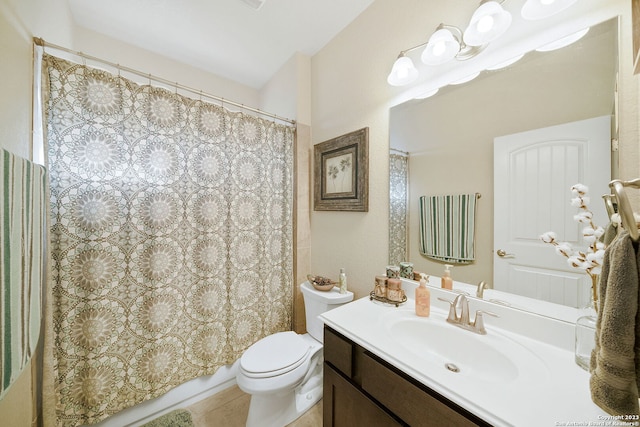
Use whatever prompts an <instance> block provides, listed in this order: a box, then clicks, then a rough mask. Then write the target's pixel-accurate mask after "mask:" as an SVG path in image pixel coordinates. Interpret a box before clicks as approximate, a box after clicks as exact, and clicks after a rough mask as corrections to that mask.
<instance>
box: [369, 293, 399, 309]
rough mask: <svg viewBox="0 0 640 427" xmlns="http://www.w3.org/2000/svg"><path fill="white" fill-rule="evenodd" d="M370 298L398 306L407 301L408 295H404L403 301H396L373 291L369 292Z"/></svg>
mask: <svg viewBox="0 0 640 427" xmlns="http://www.w3.org/2000/svg"><path fill="white" fill-rule="evenodd" d="M369 299H370V300H376V301H378V302H381V303H384V304H390V305H395V306H396V307H399V306H400V305H402V304H404V303H405V302H407V296H406V295H402V301H394V300H391V299H389V298H385V297H381V296H378V295H376V294H375V291H371V293H370V294H369Z"/></svg>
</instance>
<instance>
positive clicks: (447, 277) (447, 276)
mask: <svg viewBox="0 0 640 427" xmlns="http://www.w3.org/2000/svg"><path fill="white" fill-rule="evenodd" d="M450 268H453V265H451V264H445V265H444V274H443V275H442V289H453V279H452V278H451V271H450V270H449V269H450Z"/></svg>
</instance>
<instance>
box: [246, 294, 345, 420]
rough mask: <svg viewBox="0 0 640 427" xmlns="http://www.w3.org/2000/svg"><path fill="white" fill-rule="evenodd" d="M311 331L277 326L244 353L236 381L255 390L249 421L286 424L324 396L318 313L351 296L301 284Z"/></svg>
mask: <svg viewBox="0 0 640 427" xmlns="http://www.w3.org/2000/svg"><path fill="white" fill-rule="evenodd" d="M300 291H302V297H303V299H304V308H305V312H306V320H307V331H308V332H307V333H306V334H304V335H299V334H297V333H295V332H293V331H288V332H278V333H275V334H272V335H269V336H267V337H265V338H262V339H261V340H259V341H258V342H256V343H255V344H253V345H252V346H251V347H249V348H248V349H247V350H246V351H245V352H244V353H243V355H242V357H241V358H240V363H239V367H238V373H237V375H236V381H237V383H238V387H240V389H241V390H242V391H244V392H245V393H248V394H250V395H251V403H250V405H249V416H248V417H247V424H246V425H247V427H267V426H271V427H283V426H285V425H287V424H289V423H291V422H292V421H294V420H296V419H297V418H298V417H300V416H301V415H302V414H304V413H305V412H306V411H307V410H308V409H309V408H311V407H312V406H313V405H315V404H316V403H317V402H318V401H319V400H320V399H321V398H322V363H323V361H324V359H323V353H322V342H323V323H322V321H321V320H320V319H319V318H318V316H319V315H320V314H322V313H324V312H325V311H329V310H331V309H334V308H336V307H339V306H341V305H343V304H346V303H348V302H350V301H352V300H353V293H352V292H347V293H346V294H341V293H340V291H339V289H338V288H337V287H334V288H333V289H332V290H330V291H328V292H322V291H318V290H316V289H314V287H313V286H312V285H311V284H310V283H309V282H304V283H303V284H301V285H300Z"/></svg>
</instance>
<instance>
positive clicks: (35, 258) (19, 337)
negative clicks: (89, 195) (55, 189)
mask: <svg viewBox="0 0 640 427" xmlns="http://www.w3.org/2000/svg"><path fill="white" fill-rule="evenodd" d="M0 180H2V186H0V201H1V202H2V205H1V206H0V280H1V284H2V285H1V286H0V330H1V333H2V335H0V368H1V369H0V398H2V396H3V395H4V393H5V392H6V391H7V389H8V388H9V386H10V385H11V383H12V382H13V381H15V379H16V378H17V377H18V376H19V375H20V373H21V372H22V370H23V369H24V367H25V366H26V365H27V363H28V362H29V360H30V359H31V356H32V354H33V351H34V350H35V347H36V345H37V343H38V337H39V335H40V319H41V299H40V295H41V292H42V285H43V278H44V261H45V257H44V252H43V251H44V249H45V246H44V236H45V221H46V208H45V202H46V196H45V189H46V185H45V182H46V173H45V169H44V168H43V167H42V166H38V165H36V164H34V163H32V162H30V161H28V160H25V159H22V158H20V157H17V156H15V155H13V154H11V153H9V152H8V151H6V150H3V149H0Z"/></svg>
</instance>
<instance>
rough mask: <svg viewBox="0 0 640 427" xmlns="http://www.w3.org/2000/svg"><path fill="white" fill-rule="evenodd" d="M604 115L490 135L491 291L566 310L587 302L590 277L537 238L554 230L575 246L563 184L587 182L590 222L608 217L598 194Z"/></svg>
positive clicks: (607, 151) (605, 177)
mask: <svg viewBox="0 0 640 427" xmlns="http://www.w3.org/2000/svg"><path fill="white" fill-rule="evenodd" d="M610 159H611V117H610V116H604V117H597V118H594V119H588V120H582V121H578V122H572V123H567V124H563V125H558V126H552V127H548V128H542V129H536V130H532V131H527V132H522V133H517V134H513V135H506V136H501V137H497V138H495V139H494V225H493V227H494V228H493V229H494V256H493V259H494V262H493V271H494V278H493V282H494V288H495V289H497V290H501V291H506V292H510V293H515V294H518V295H524V296H528V297H532V298H536V299H541V300H545V301H550V302H555V303H559V304H563V305H569V306H572V307H581V306H584V305H585V304H586V303H588V301H589V293H590V285H591V282H590V279H589V277H588V275H587V274H586V273H584V272H581V271H579V270H576V269H575V268H572V267H570V266H569V265H568V264H567V262H566V258H564V257H562V256H560V255H558V254H556V253H555V250H554V248H553V247H552V246H551V245H549V244H545V243H543V242H542V241H541V240H540V237H539V236H540V235H541V234H542V233H544V232H547V231H554V232H555V233H556V234H557V235H558V240H560V241H566V242H570V243H571V244H572V245H574V247H585V248H586V247H587V246H588V245H587V244H585V243H583V242H582V233H581V230H582V225H581V224H579V223H577V222H576V221H575V220H574V219H573V216H574V215H575V214H576V213H578V208H576V207H573V206H571V202H570V201H571V198H572V195H571V191H570V188H571V186H572V185H574V184H576V183H582V184H585V185H587V186H588V187H589V195H590V197H591V204H590V208H591V210H592V211H593V213H594V219H595V221H594V222H595V224H596V225H599V226H602V227H605V226H606V224H607V222H608V218H607V214H606V210H605V208H604V202H603V201H602V198H601V196H602V195H603V194H608V193H609V187H608V184H609V181H610V180H611V160H610Z"/></svg>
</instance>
